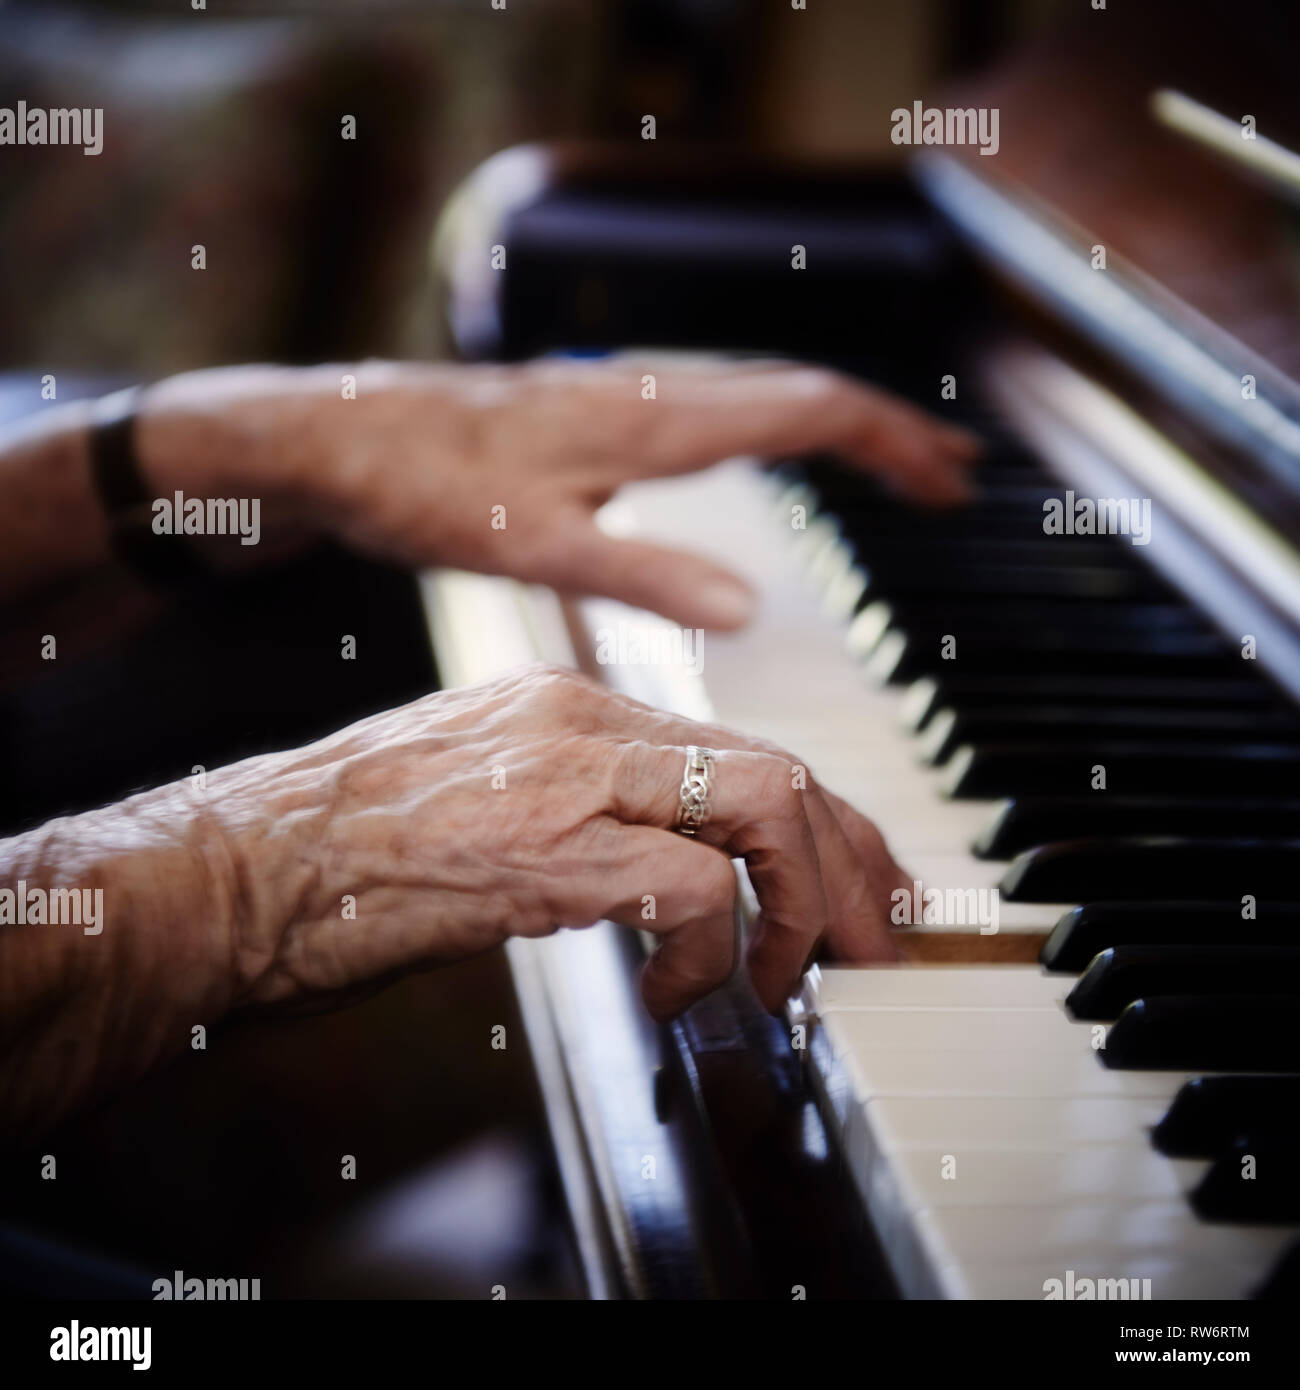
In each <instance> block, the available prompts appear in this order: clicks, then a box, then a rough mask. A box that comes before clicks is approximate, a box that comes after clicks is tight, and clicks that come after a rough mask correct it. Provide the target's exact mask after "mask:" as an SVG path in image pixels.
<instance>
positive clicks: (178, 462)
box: [134, 366, 311, 569]
mask: <svg viewBox="0 0 1300 1390" xmlns="http://www.w3.org/2000/svg"><path fill="white" fill-rule="evenodd" d="M302 377H303V373H300V372H299V371H297V370H295V369H293V368H287V367H267V366H260V367H238V368H220V369H216V370H212V371H202V372H191V373H187V374H184V375H181V376H176V377H169V378H167V379H166V380H164V381H160V382H157V383H155V384H154V385H151V386H148V387H146V388H144V389H143V390H142V391H141V392H140V394H139V397H138V399H137V402H136V418H135V428H134V445H135V454H136V461H137V465H138V468H139V471H140V474H141V477H142V479H143V481H144V484H145V487H146V489H147V491H148V492H149V493H150V495H151V497H152V498H153V499H154V500H153V509H154V517H155V522H154V524H155V529H157V528H158V527H165V528H171V529H173V530H175V531H176V532H177V533H180V534H184V535H186V536H187V537H188V538H190V540H191V543H192V544H194V545H195V546H196V548H197V549H198V550H199V551H200V552H201V553H202V554H203V555H204V556H205V557H206V559H207V560H208V562H209V563H210V564H212V565H213V566H214V567H215V568H217V569H242V568H246V567H248V566H249V565H251V564H253V563H255V562H256V561H257V560H258V559H259V558H261V557H263V556H264V555H266V554H268V553H272V552H273V553H275V554H277V555H278V554H280V553H282V552H283V550H284V549H285V548H286V542H287V543H288V546H289V547H290V548H293V547H296V546H297V545H300V544H301V543H302V541H303V540H304V539H305V536H304V534H303V519H304V517H305V516H306V515H307V513H308V510H309V508H308V506H307V498H308V494H309V490H310V486H311V470H310V467H309V466H308V465H309V460H308V458H307V457H306V451H305V450H304V448H303V444H302V441H303V423H304V418H305V417H306V416H307V414H308V410H307V406H306V402H305V400H304V392H303V381H302ZM196 500H197V501H198V502H199V503H202V507H201V508H196V507H195V502H196ZM212 502H221V503H223V504H224V505H223V506H222V507H220V508H216V509H213V508H211V507H210V506H209V503H212ZM192 514H193V515H192ZM196 518H197V521H196Z"/></svg>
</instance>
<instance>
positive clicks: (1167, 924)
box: [1038, 898, 1300, 974]
mask: <svg viewBox="0 0 1300 1390" xmlns="http://www.w3.org/2000/svg"><path fill="white" fill-rule="evenodd" d="M1254 911H1255V916H1254V917H1253V918H1251V919H1243V917H1242V904H1241V900H1240V898H1237V899H1235V900H1233V901H1227V902H1221V903H1208V902H1195V903H1193V902H1159V903H1156V902H1151V903H1144V902H1109V903H1101V902H1098V903H1086V904H1085V905H1084V906H1082V907H1076V908H1072V909H1071V910H1070V911H1069V912H1066V913H1063V914H1062V916H1061V919H1060V921H1058V922H1057V924H1056V926H1055V927H1053V928H1052V931H1051V934H1050V935H1049V936H1048V938H1047V940H1046V941H1045V942H1044V943H1043V948H1042V950H1041V951H1040V952H1039V956H1038V959H1039V961H1040V962H1041V964H1042V965H1043V967H1044V968H1045V969H1047V970H1057V971H1063V972H1068V973H1070V974H1077V973H1078V972H1079V971H1081V970H1083V969H1085V968H1086V967H1087V965H1088V962H1089V961H1091V960H1092V958H1093V957H1094V956H1095V955H1096V954H1097V953H1098V952H1099V951H1104V950H1106V949H1107V947H1109V946H1127V945H1153V946H1159V945H1178V944H1180V943H1181V944H1183V945H1189V946H1231V945H1234V944H1240V945H1242V946H1286V945H1291V944H1300V902H1290V901H1287V902H1265V901H1262V900H1259V901H1257V902H1256V903H1255V907H1254Z"/></svg>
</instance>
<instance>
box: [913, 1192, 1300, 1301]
mask: <svg viewBox="0 0 1300 1390" xmlns="http://www.w3.org/2000/svg"><path fill="white" fill-rule="evenodd" d="M915 1221H916V1229H917V1231H918V1233H919V1235H920V1239H921V1241H922V1242H923V1243H924V1244H925V1245H926V1247H927V1248H928V1249H929V1250H930V1252H931V1254H932V1255H933V1256H934V1258H935V1263H936V1265H938V1266H939V1267H942V1266H944V1265H948V1264H952V1265H957V1266H958V1267H961V1266H965V1265H972V1266H973V1265H977V1264H990V1265H993V1264H1009V1263H1013V1262H1018V1261H1021V1260H1024V1261H1048V1260H1052V1261H1056V1262H1057V1272H1058V1275H1060V1274H1064V1272H1065V1270H1066V1269H1070V1268H1073V1269H1078V1268H1079V1267H1080V1265H1081V1264H1088V1263H1091V1264H1094V1265H1095V1266H1097V1267H1100V1268H1104V1267H1105V1263H1106V1261H1107V1260H1108V1259H1109V1260H1111V1261H1112V1262H1113V1263H1116V1264H1118V1263H1119V1262H1120V1260H1122V1259H1124V1258H1125V1257H1128V1258H1132V1257H1134V1256H1143V1255H1156V1256H1159V1255H1162V1254H1163V1255H1171V1254H1177V1255H1179V1256H1180V1258H1186V1259H1187V1260H1188V1261H1190V1262H1196V1263H1200V1262H1202V1261H1211V1262H1213V1261H1220V1260H1228V1261H1231V1260H1243V1261H1244V1260H1249V1262H1250V1264H1251V1266H1252V1267H1253V1268H1255V1269H1256V1270H1258V1271H1260V1272H1261V1273H1262V1272H1263V1271H1265V1270H1267V1269H1268V1267H1269V1264H1270V1263H1271V1262H1272V1261H1273V1260H1274V1259H1276V1258H1277V1257H1278V1256H1279V1255H1280V1254H1281V1253H1282V1251H1283V1250H1284V1249H1285V1248H1286V1246H1287V1245H1288V1244H1289V1243H1290V1241H1292V1240H1293V1239H1294V1238H1295V1230H1294V1228H1292V1227H1287V1226H1249V1227H1246V1226H1230V1225H1224V1224H1220V1223H1218V1222H1211V1221H1201V1220H1199V1219H1198V1218H1197V1216H1196V1215H1195V1213H1194V1212H1193V1211H1192V1209H1191V1208H1190V1207H1189V1206H1188V1205H1187V1203H1186V1202H1185V1201H1183V1200H1181V1199H1179V1198H1173V1199H1170V1200H1165V1201H1154V1202H1140V1203H1135V1204H1133V1205H1129V1206H1122V1205H1114V1204H1107V1203H1093V1202H1084V1203H1080V1204H1078V1205H1072V1206H1066V1207H1060V1208H1055V1209H1041V1208H1037V1207H1028V1206H989V1207H982V1208H978V1207H948V1208H943V1209H940V1210H931V1211H922V1212H918V1213H916V1217H915ZM1153 1293H1154V1294H1155V1296H1156V1297H1159V1294H1158V1293H1156V1292H1155V1290H1154V1289H1153Z"/></svg>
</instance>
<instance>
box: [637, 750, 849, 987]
mask: <svg viewBox="0 0 1300 1390" xmlns="http://www.w3.org/2000/svg"><path fill="white" fill-rule="evenodd" d="M685 758H686V754H685V749H684V748H683V747H668V748H661V747H656V746H654V745H651V744H647V743H630V744H627V745H625V748H624V753H623V755H622V756H621V759H620V766H619V768H618V770H617V775H616V777H615V786H616V788H617V791H616V793H615V798H616V799H615V805H614V814H615V815H617V816H618V818H619V819H620V820H622V821H624V822H627V823H639V824H644V825H656V826H661V827H665V828H670V827H672V826H674V825H675V824H676V822H677V816H678V812H679V809H680V804H681V800H680V788H681V780H682V772H683V770H684V768H685ZM796 783H797V779H796V778H794V777H793V776H792V765H791V763H790V762H789V761H787V760H786V759H783V758H781V757H777V756H775V755H773V754H771V753H766V752H754V751H750V750H746V749H734V748H718V749H715V761H714V776H713V787H712V793H711V797H710V814H709V818H708V820H707V821H706V822H705V824H704V825H703V826H701V827H700V830H699V832H698V837H699V838H700V839H701V840H703V841H705V842H706V843H708V844H711V845H715V846H717V847H718V848H719V849H723V850H725V851H726V852H727V853H728V854H732V855H737V856H739V857H741V858H743V859H744V861H745V864H746V867H747V869H748V870H749V877H750V882H751V883H752V884H753V885H754V891H755V893H756V894H757V896H758V901H759V908H760V911H759V916H758V920H757V922H756V923H755V942H756V943H757V944H756V946H755V949H754V953H753V955H752V957H751V973H753V976H754V986H755V989H756V990H757V992H758V996H759V998H760V999H761V1000H762V1001H763V1003H764V1005H765V1006H767V1007H768V1008H772V1009H775V1008H778V1007H779V1006H780V1004H781V1002H782V1000H784V998H785V996H786V993H787V992H788V990H789V988H790V987H791V986H792V985H793V984H794V983H795V982H796V981H797V980H798V978H799V975H800V973H801V971H802V969H803V967H804V963H805V962H806V961H807V960H808V958H809V956H810V955H811V954H812V951H813V948H814V947H815V946H816V944H817V942H818V941H819V940H820V939H821V937H822V935H823V934H824V933H825V931H826V925H827V904H826V891H825V888H824V886H823V882H822V866H821V861H820V859H819V857H818V852H817V843H816V839H815V837H814V835H813V830H812V826H811V825H810V824H809V820H808V816H807V813H806V809H805V798H804V794H803V792H802V791H801V790H799V788H798V786H797V784H796Z"/></svg>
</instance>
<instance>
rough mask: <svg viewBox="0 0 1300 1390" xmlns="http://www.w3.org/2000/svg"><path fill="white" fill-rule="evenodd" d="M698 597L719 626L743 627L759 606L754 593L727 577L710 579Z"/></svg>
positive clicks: (711, 618)
mask: <svg viewBox="0 0 1300 1390" xmlns="http://www.w3.org/2000/svg"><path fill="white" fill-rule="evenodd" d="M696 598H697V599H698V600H699V603H700V606H701V607H702V608H704V609H705V610H706V611H707V612H708V613H709V615H710V621H711V622H712V623H713V624H714V625H715V626H717V627H743V626H744V624H745V623H747V622H749V620H750V619H751V618H752V617H753V616H754V610H755V608H756V607H757V603H756V601H755V598H754V595H753V593H752V592H751V591H750V590H749V589H748V588H746V587H745V585H743V584H739V583H733V582H731V581H730V580H726V579H714V580H710V581H709V583H707V584H705V585H704V587H703V588H702V589H700V590H699V592H698V593H697V595H696Z"/></svg>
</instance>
